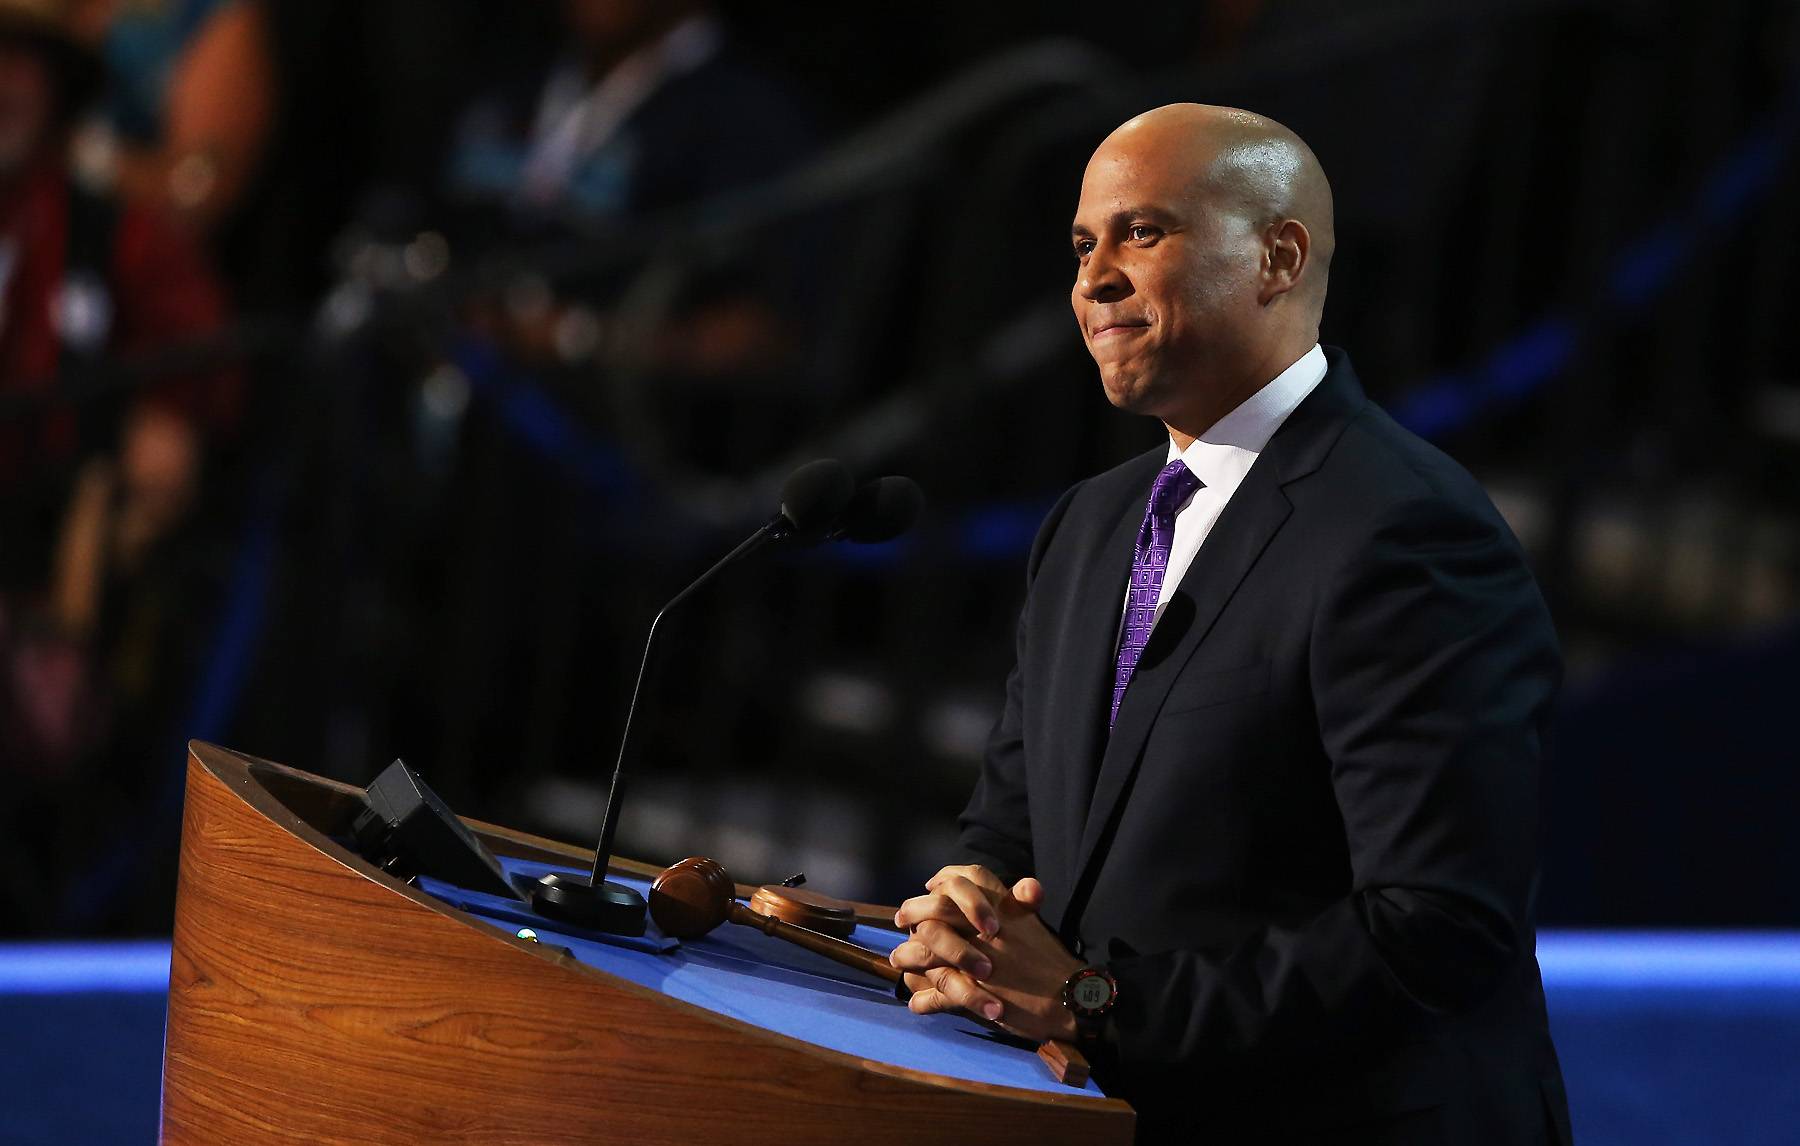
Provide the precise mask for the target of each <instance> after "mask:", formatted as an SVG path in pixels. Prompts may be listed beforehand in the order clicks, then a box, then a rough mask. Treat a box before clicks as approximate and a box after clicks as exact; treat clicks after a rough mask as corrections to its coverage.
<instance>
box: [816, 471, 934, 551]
mask: <svg viewBox="0 0 1800 1146" xmlns="http://www.w3.org/2000/svg"><path fill="white" fill-rule="evenodd" d="M924 511H925V491H924V490H922V489H920V488H919V483H918V482H916V481H914V480H913V479H911V478H909V477H897V476H892V475H890V476H888V477H881V478H876V479H875V480H874V481H869V482H864V483H863V485H862V488H861V489H859V490H857V491H856V496H855V497H853V498H851V499H850V507H849V508H848V509H846V510H845V511H844V519H843V523H842V524H841V525H839V526H838V530H837V536H838V537H841V538H842V539H843V540H845V541H854V542H856V543H858V544H860V545H870V544H874V543H876V542H880V541H892V540H893V539H894V538H896V537H898V536H900V535H901V534H902V533H905V532H906V531H907V530H909V529H911V528H912V527H913V522H915V521H917V520H919V514H921V513H923V512H924Z"/></svg>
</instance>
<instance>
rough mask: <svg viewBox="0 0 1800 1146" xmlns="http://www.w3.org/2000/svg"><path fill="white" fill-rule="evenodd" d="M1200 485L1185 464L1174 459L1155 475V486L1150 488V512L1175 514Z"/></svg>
mask: <svg viewBox="0 0 1800 1146" xmlns="http://www.w3.org/2000/svg"><path fill="white" fill-rule="evenodd" d="M1201 484H1202V483H1201V481H1200V479H1199V478H1198V477H1195V476H1194V471H1193V470H1190V469H1188V467H1187V463H1186V462H1184V461H1182V460H1181V459H1180V458H1176V459H1175V460H1174V461H1172V462H1170V463H1169V464H1168V465H1166V466H1164V467H1163V468H1162V472H1161V473H1159V474H1157V475H1156V484H1155V485H1153V486H1151V487H1150V511H1151V512H1152V513H1155V514H1159V515H1161V514H1169V513H1173V512H1175V511H1176V510H1177V509H1179V508H1181V505H1182V503H1183V502H1185V501H1187V499H1188V498H1190V497H1192V496H1193V494H1194V491H1195V490H1197V489H1199V488H1200V486H1201Z"/></svg>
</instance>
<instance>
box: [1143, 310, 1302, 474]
mask: <svg viewBox="0 0 1800 1146" xmlns="http://www.w3.org/2000/svg"><path fill="white" fill-rule="evenodd" d="M1325 370H1326V363H1325V351H1324V350H1322V349H1320V347H1319V345H1318V344H1317V343H1314V344H1313V348H1312V349H1311V350H1308V351H1307V352H1306V353H1305V354H1302V355H1301V356H1300V357H1299V358H1298V359H1297V360H1295V362H1294V363H1293V364H1292V365H1290V366H1289V367H1288V368H1287V369H1286V370H1283V371H1282V372H1281V373H1280V374H1277V375H1276V376H1275V377H1274V379H1272V380H1271V381H1270V382H1268V383H1267V384H1265V385H1264V386H1263V387H1262V389H1260V390H1258V391H1257V392H1256V393H1254V394H1252V395H1250V396H1249V397H1248V398H1246V399H1244V400H1243V401H1242V402H1240V403H1238V405H1237V408H1236V409H1234V410H1232V411H1231V412H1230V413H1229V414H1226V415H1225V416H1224V417H1223V418H1220V419H1219V420H1218V421H1217V422H1214V423H1213V424H1212V426H1211V427H1210V428H1209V429H1207V431H1206V432H1205V433H1203V434H1201V435H1200V436H1199V437H1197V438H1195V439H1194V440H1193V442H1192V443H1190V444H1189V446H1188V448H1187V449H1186V450H1178V449H1176V448H1175V443H1174V442H1173V441H1170V442H1169V460H1170V461H1174V460H1175V459H1176V458H1181V459H1182V460H1183V461H1185V462H1187V465H1188V468H1189V469H1191V470H1193V471H1194V474H1195V475H1196V476H1197V477H1199V479H1200V480H1201V481H1203V482H1205V483H1206V484H1207V485H1208V486H1209V487H1213V488H1218V487H1220V486H1231V487H1235V486H1236V485H1237V483H1238V482H1239V481H1241V480H1243V476H1244V473H1245V471H1247V470H1248V469H1249V468H1250V463H1251V462H1254V461H1255V460H1256V458H1257V456H1258V455H1259V454H1261V453H1262V451H1263V447H1265V446H1267V445H1268V444H1269V439H1270V438H1272V437H1274V436H1275V431H1276V430H1279V429H1280V428H1281V424H1282V423H1283V422H1285V421H1287V418H1288V415H1289V414H1292V413H1293V412H1294V410H1295V409H1296V408H1297V407H1298V406H1299V405H1300V403H1301V402H1303V401H1305V400H1306V396H1307V395H1308V394H1310V393H1312V392H1313V388H1314V387H1316V386H1317V385H1318V384H1319V383H1320V382H1321V381H1322V380H1323V379H1324V377H1325Z"/></svg>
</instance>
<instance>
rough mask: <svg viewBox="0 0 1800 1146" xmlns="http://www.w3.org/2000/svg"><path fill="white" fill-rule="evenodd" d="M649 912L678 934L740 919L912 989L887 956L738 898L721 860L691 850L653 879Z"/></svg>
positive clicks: (666, 931) (689, 934)
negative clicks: (744, 902)
mask: <svg viewBox="0 0 1800 1146" xmlns="http://www.w3.org/2000/svg"><path fill="white" fill-rule="evenodd" d="M650 918H652V919H654V920H656V925H657V926H658V927H660V928H662V933H663V934H664V935H668V936H671V937H673V938H675V939H697V938H699V937H700V936H702V935H705V934H706V933H707V932H709V931H711V930H712V929H713V928H715V927H717V926H718V925H719V924H721V923H726V922H730V923H741V924H743V925H744V926H746V927H754V928H756V929H757V930H758V931H761V932H763V933H764V934H765V935H773V936H774V937H775V938H777V939H785V940H787V941H788V942H789V943H793V944H795V945H797V946H800V947H804V948H806V949H807V950H808V951H815V952H817V953H818V954H820V955H823V956H825V957H826V958H827V959H833V960H836V961H837V962H839V963H842V964H844V965H845V966H846V967H854V968H856V969H857V970H859V971H867V972H868V973H869V974H871V975H875V976H877V977H879V978H881V979H884V980H886V981H887V982H889V983H893V984H895V985H896V986H897V987H900V992H896V993H897V994H899V996H900V998H902V999H904V998H906V996H907V995H908V994H910V992H906V991H905V987H904V985H903V984H902V983H901V973H900V971H899V970H898V969H896V968H895V967H894V965H893V964H892V963H889V962H888V961H887V958H886V957H885V956H882V955H880V954H877V953H876V952H874V951H870V950H869V949H868V948H866V947H858V946H857V945H856V944H854V943H851V942H849V941H848V940H844V939H838V938H836V937H834V936H831V935H826V934H823V933H821V932H818V931H814V930H812V929H810V928H806V927H801V926H798V925H797V924H793V923H789V922H786V921H785V920H781V919H777V918H775V917H774V916H773V915H766V914H764V913H763V912H760V911H757V910H755V909H753V908H750V907H747V906H745V905H744V904H742V903H739V902H738V898H737V887H736V885H735V884H733V883H732V882H731V876H729V875H727V874H726V872H725V868H724V865H722V864H720V863H719V861H718V860H712V859H706V858H704V857H701V856H692V857H689V858H688V859H684V860H682V861H681V862H680V863H678V864H676V865H675V866H674V867H671V868H669V869H668V870H666V871H664V872H663V873H662V874H661V875H659V876H657V877H656V880H655V882H653V883H651V885H650ZM901 992H904V993H901Z"/></svg>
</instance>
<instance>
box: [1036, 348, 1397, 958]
mask: <svg viewBox="0 0 1800 1146" xmlns="http://www.w3.org/2000/svg"><path fill="white" fill-rule="evenodd" d="M1326 359H1327V362H1328V363H1329V366H1328V369H1327V372H1326V375H1325V378H1324V379H1323V380H1321V381H1320V383H1319V385H1318V386H1317V387H1316V388H1315V389H1314V391H1313V393H1312V394H1310V395H1308V396H1307V398H1306V400H1305V401H1304V402H1302V403H1301V404H1300V406H1299V408H1298V409H1296V410H1295V411H1294V413H1293V414H1292V415H1290V416H1289V418H1288V420H1287V421H1286V422H1284V423H1283V424H1282V427H1281V429H1280V430H1278V431H1277V432H1276V434H1275V437H1274V438H1273V439H1272V440H1271V441H1270V442H1269V445H1268V447H1267V448H1266V449H1265V450H1264V451H1263V453H1262V456H1261V457H1259V458H1258V459H1257V460H1256V464H1255V465H1253V466H1251V467H1250V472H1249V473H1247V474H1246V475H1244V481H1243V484H1242V485H1240V486H1238V488H1237V491H1236V492H1235V493H1234V494H1233V495H1232V498H1231V501H1230V502H1229V503H1228V504H1227V505H1226V507H1225V511H1224V512H1223V513H1221V514H1220V515H1219V520H1218V521H1217V522H1216V523H1215V524H1214V526H1213V529H1212V532H1211V533H1209V534H1208V535H1207V538H1206V542H1205V543H1204V544H1203V545H1202V546H1201V547H1200V552H1199V553H1198V554H1197V555H1196V556H1195V558H1194V563H1193V564H1192V565H1190V566H1189V567H1188V571H1187V573H1186V575H1185V576H1183V577H1182V579H1181V585H1180V587H1179V588H1178V589H1177V590H1176V592H1175V595H1174V596H1173V597H1172V598H1171V599H1170V601H1169V605H1168V607H1167V608H1166V609H1165V610H1164V611H1163V616H1162V619H1161V620H1159V621H1158V622H1157V625H1156V628H1155V630H1154V631H1152V633H1151V635H1150V644H1149V645H1148V646H1147V647H1146V648H1145V650H1144V657H1143V660H1141V661H1140V662H1139V663H1138V668H1137V672H1136V673H1135V674H1134V675H1133V678H1132V682H1131V686H1130V687H1129V688H1127V689H1126V690H1125V699H1124V701H1123V702H1122V703H1121V704H1120V705H1119V719H1118V722H1117V723H1116V724H1115V725H1114V726H1113V729H1112V735H1111V736H1110V737H1107V738H1106V740H1105V742H1104V749H1103V751H1101V752H1099V753H1098V755H1099V760H1100V763H1099V775H1098V777H1097V779H1096V780H1095V782H1094V787H1093V798H1092V800H1091V801H1090V802H1089V804H1088V808H1087V818H1086V822H1085V823H1084V824H1083V825H1082V828H1081V837H1080V839H1081V842H1080V845H1079V846H1078V847H1077V849H1076V852H1075V857H1074V867H1073V868H1072V869H1071V871H1070V873H1069V876H1070V879H1069V883H1068V884H1066V885H1065V886H1067V887H1068V888H1070V889H1071V897H1070V902H1069V903H1067V904H1066V909H1067V911H1068V912H1069V913H1071V914H1069V915H1065V916H1064V924H1065V925H1067V924H1069V923H1072V922H1074V921H1075V918H1074V917H1078V915H1079V912H1080V911H1081V910H1082V907H1083V904H1082V902H1081V901H1082V900H1083V899H1085V896H1086V891H1087V889H1088V887H1089V886H1090V885H1089V884H1088V883H1087V878H1088V876H1089V875H1090V874H1091V873H1090V872H1089V868H1090V867H1091V866H1092V865H1093V864H1094V863H1095V860H1096V856H1095V852H1096V849H1097V848H1098V847H1099V844H1100V841H1101V839H1102V837H1104V836H1105V834H1106V828H1107V825H1108V824H1109V823H1110V822H1111V821H1112V819H1113V816H1114V814H1115V812H1116V811H1117V810H1118V806H1119V803H1120V801H1121V800H1122V799H1123V798H1124V796H1125V793H1126V792H1127V791H1128V790H1129V789H1130V786H1131V781H1132V778H1133V777H1134V776H1135V775H1136V774H1137V769H1138V765H1139V762H1140V761H1141V760H1142V758H1143V750H1144V742H1145V741H1146V740H1148V739H1149V736H1150V731H1151V729H1152V728H1153V727H1154V725H1155V723H1156V717H1157V714H1158V713H1159V712H1160V711H1161V710H1162V706H1163V702H1164V700H1166V699H1167V698H1168V695H1169V689H1170V688H1171V687H1172V686H1173V685H1174V683H1175V678H1176V677H1177V676H1179V675H1180V674H1181V670H1182V668H1183V667H1185V666H1186V664H1187V662H1188V661H1189V660H1190V659H1192V657H1193V655H1194V653H1195V651H1196V650H1198V649H1199V647H1200V644H1201V642H1202V641H1204V640H1205V639H1206V635H1207V633H1208V632H1210V631H1211V629H1212V627H1213V623H1214V622H1215V621H1216V620H1218V617H1219V613H1220V612H1221V611H1223V609H1224V608H1225V606H1226V604H1227V603H1228V602H1229V601H1230V600H1231V598H1232V596H1233V594H1235V593H1236V592H1237V591H1238V589H1239V587H1240V586H1241V585H1242V584H1243V581H1244V579H1245V577H1246V576H1248V574H1249V572H1250V570H1251V568H1252V566H1254V565H1255V564H1256V560H1257V558H1258V557H1260V556H1261V555H1262V552H1263V550H1264V549H1266V548H1267V547H1268V544H1269V542H1270V541H1271V540H1272V539H1273V538H1274V537H1275V534H1276V533H1277V532H1279V531H1280V529H1281V527H1282V526H1283V525H1284V524H1285V523H1286V522H1287V520H1288V517H1289V515H1290V514H1291V513H1292V512H1293V503H1292V502H1290V501H1289V500H1288V497H1287V495H1286V493H1284V492H1283V490H1282V487H1283V486H1284V485H1286V484H1287V483H1288V482H1292V481H1295V480H1297V479H1299V478H1301V477H1304V476H1305V475H1307V474H1309V473H1311V472H1313V471H1314V470H1316V469H1317V468H1318V467H1319V466H1320V465H1321V464H1322V463H1323V460H1324V457H1325V455H1326V453H1327V452H1329V450H1330V448H1331V445H1332V444H1333V443H1334V442H1336V440H1337V438H1338V435H1339V434H1341V433H1342V432H1343V430H1344V427H1345V426H1346V425H1348V424H1349V420H1350V418H1351V417H1352V416H1354V414H1355V413H1356V412H1357V411H1358V410H1360V409H1361V408H1362V407H1363V405H1364V404H1365V403H1366V402H1367V399H1366V398H1364V397H1363V393H1362V388H1361V386H1360V385H1359V384H1358V383H1357V380H1356V375H1355V372H1354V371H1352V370H1351V368H1350V363H1349V361H1348V359H1347V358H1346V357H1345V356H1344V354H1343V352H1342V351H1340V350H1337V349H1336V348H1335V347H1327V348H1326ZM1145 480H1146V482H1148V481H1149V478H1146V479H1145ZM1145 492H1146V496H1147V493H1148V486H1147V485H1146V488H1145ZM1141 514H1142V507H1141V506H1139V507H1138V515H1139V516H1141ZM1136 525H1137V521H1136V520H1135V519H1134V520H1132V521H1131V522H1130V528H1128V529H1126V530H1125V536H1126V541H1125V544H1124V552H1125V556H1124V563H1123V564H1122V565H1120V566H1119V567H1118V568H1117V569H1114V568H1113V567H1112V566H1113V565H1114V564H1117V561H1116V555H1115V554H1114V553H1113V552H1111V550H1112V549H1116V538H1117V536H1118V535H1117V534H1115V542H1114V543H1109V551H1108V552H1107V553H1106V554H1104V557H1105V562H1104V571H1105V572H1106V573H1107V574H1108V575H1110V576H1112V578H1113V579H1112V580H1111V581H1108V582H1105V583H1104V584H1103V585H1098V586H1095V587H1093V588H1092V589H1091V590H1089V592H1090V595H1089V596H1088V598H1087V599H1088V600H1091V601H1094V602H1096V603H1098V602H1101V601H1104V600H1107V599H1109V598H1108V596H1107V594H1108V592H1110V593H1111V597H1112V598H1119V597H1120V595H1121V594H1123V593H1124V591H1125V581H1126V579H1127V578H1128V577H1129V576H1130V572H1131V548H1132V542H1131V539H1132V537H1133V536H1134V535H1135V531H1136ZM1095 611H1096V612H1105V610H1103V609H1099V608H1098V604H1096V608H1095ZM1117 630H1118V617H1117V616H1116V615H1115V616H1110V618H1109V619H1108V628H1107V630H1106V633H1107V635H1106V641H1105V648H1104V652H1103V653H1102V654H1100V655H1101V658H1102V659H1103V660H1104V662H1105V663H1106V665H1107V666H1108V671H1109V672H1110V670H1111V666H1112V665H1113V663H1114V660H1115V656H1116V649H1115V643H1116V636H1117ZM1071 651H1075V650H1071ZM1079 651H1080V652H1082V653H1083V654H1085V655H1092V654H1091V653H1089V650H1088V648H1087V647H1086V645H1085V644H1084V646H1083V647H1082V648H1081V649H1080V650H1079ZM1105 725H1106V719H1105V710H1104V708H1102V709H1101V710H1099V715H1098V727H1099V729H1101V730H1104V728H1105ZM1080 743H1082V744H1084V745H1086V744H1091V743H1092V742H1091V741H1082V742H1080ZM1095 755H1096V753H1094V752H1090V753H1089V754H1088V756H1087V757H1085V759H1088V760H1092V759H1093V758H1094V756H1095Z"/></svg>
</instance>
